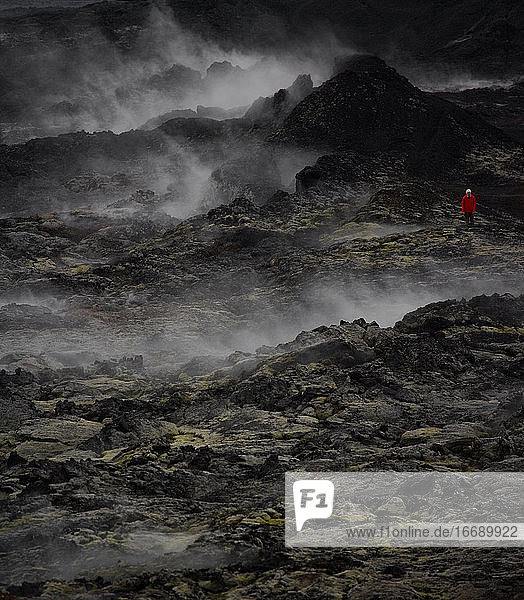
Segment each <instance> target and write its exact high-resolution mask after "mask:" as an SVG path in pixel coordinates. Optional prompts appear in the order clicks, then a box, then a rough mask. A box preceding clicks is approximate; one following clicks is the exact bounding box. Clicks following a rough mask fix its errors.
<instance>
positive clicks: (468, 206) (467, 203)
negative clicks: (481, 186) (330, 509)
mask: <svg viewBox="0 0 524 600" xmlns="http://www.w3.org/2000/svg"><path fill="white" fill-rule="evenodd" d="M476 210H477V201H476V200H475V196H474V195H473V194H471V196H469V198H468V196H467V195H466V196H464V197H463V198H462V212H475V211H476Z"/></svg>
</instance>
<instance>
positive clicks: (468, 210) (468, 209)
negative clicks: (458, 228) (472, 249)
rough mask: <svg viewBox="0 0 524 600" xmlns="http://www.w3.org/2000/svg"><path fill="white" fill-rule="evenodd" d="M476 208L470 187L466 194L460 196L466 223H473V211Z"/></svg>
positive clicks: (475, 201)
mask: <svg viewBox="0 0 524 600" xmlns="http://www.w3.org/2000/svg"><path fill="white" fill-rule="evenodd" d="M476 210H477V200H476V198H475V196H474V195H473V194H472V193H471V190H470V189H467V190H466V195H465V196H464V197H463V198H462V212H463V213H464V219H465V220H466V224H467V225H473V213H474V212H475V211H476Z"/></svg>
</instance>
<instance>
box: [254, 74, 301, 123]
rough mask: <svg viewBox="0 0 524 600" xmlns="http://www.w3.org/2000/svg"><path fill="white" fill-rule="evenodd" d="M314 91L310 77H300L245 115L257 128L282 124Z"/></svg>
mask: <svg viewBox="0 0 524 600" xmlns="http://www.w3.org/2000/svg"><path fill="white" fill-rule="evenodd" d="M312 91H313V81H312V80H311V76H310V75H299V76H298V77H297V79H296V80H295V81H294V82H293V84H292V85H291V86H290V87H288V88H287V89H281V90H279V91H278V92H276V94H274V95H273V96H272V97H268V98H262V97H260V98H259V99H258V100H255V102H254V103H253V104H252V105H251V107H250V108H249V110H248V111H247V112H246V114H245V115H244V118H245V119H248V120H249V121H251V122H252V123H253V125H255V126H257V127H262V126H264V125H268V124H272V125H276V124H278V123H281V122H282V121H283V120H284V119H285V118H286V117H287V116H288V115H289V113H290V112H291V111H292V110H293V108H295V106H296V105H297V104H298V103H299V102H300V101H302V100H303V99H304V98H306V96H308V95H309V94H310V93H311V92H312Z"/></svg>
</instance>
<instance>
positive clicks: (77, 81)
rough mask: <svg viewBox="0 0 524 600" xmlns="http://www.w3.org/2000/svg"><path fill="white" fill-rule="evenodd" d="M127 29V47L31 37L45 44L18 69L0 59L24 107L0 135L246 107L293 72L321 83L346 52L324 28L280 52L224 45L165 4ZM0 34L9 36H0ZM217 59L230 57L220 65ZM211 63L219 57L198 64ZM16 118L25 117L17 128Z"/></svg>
mask: <svg viewBox="0 0 524 600" xmlns="http://www.w3.org/2000/svg"><path fill="white" fill-rule="evenodd" d="M124 33H126V32H122V35H124ZM127 34H129V35H131V36H132V38H133V48H132V50H129V49H127V50H123V49H120V48H119V47H118V46H117V45H115V44H114V43H112V42H110V41H109V40H108V39H106V37H105V35H104V34H103V33H102V32H99V33H98V34H96V35H94V34H93V33H92V32H91V31H90V32H89V36H88V39H85V40H80V41H79V42H78V46H77V47H75V48H73V49H70V48H68V49H65V48H64V47H63V46H62V45H61V44H60V43H58V42H56V43H54V44H53V43H52V41H49V40H46V41H45V42H40V44H41V45H44V44H45V48H44V47H39V46H37V48H36V49H34V50H32V51H31V53H29V51H27V52H26V54H25V55H21V56H18V59H19V61H20V64H22V65H24V67H23V69H20V67H19V66H18V68H17V70H18V71H19V72H15V70H14V69H15V68H16V62H15V65H14V66H13V68H12V69H11V70H9V69H8V67H5V68H6V69H8V70H7V71H6V70H4V73H3V74H4V76H5V77H7V78H8V79H9V85H10V86H11V87H12V90H11V91H9V93H8V95H7V102H8V103H12V104H15V105H19V106H24V107H25V108H24V112H23V114H22V115H19V117H18V118H17V119H15V121H14V122H13V121H12V122H11V123H7V122H4V123H3V124H0V125H2V129H4V137H5V141H6V142H8V143H13V142H17V141H22V140H24V139H28V138H29V137H34V136H37V137H43V136H44V135H56V134H58V133H63V132H68V131H78V130H82V129H83V130H86V131H99V130H112V131H114V132H116V133H118V132H122V131H127V130H130V129H133V128H137V127H139V126H140V125H142V124H143V123H145V122H146V121H148V120H149V119H151V118H154V117H157V116H158V115H160V114H163V113H166V112H169V111H172V110H176V109H188V108H191V109H196V107H197V106H198V105H203V106H211V107H214V106H218V107H221V108H224V109H229V108H234V107H244V106H248V105H250V104H251V103H252V102H253V101H254V100H255V99H256V98H258V97H259V96H267V95H270V94H272V93H274V92H275V91H276V90H278V89H280V88H283V87H288V86H289V85H291V83H292V82H293V81H294V79H295V78H296V77H297V75H298V74H300V73H310V74H311V75H312V77H313V79H314V80H315V81H316V82H317V83H319V82H321V81H323V80H324V79H326V78H327V77H328V76H329V75H330V74H331V68H332V62H333V58H334V56H336V55H340V54H348V53H349V52H351V50H349V49H348V48H345V47H343V46H341V45H340V44H339V43H338V42H337V41H336V39H335V38H334V36H332V35H329V34H325V35H322V36H320V35H319V36H318V38H317V39H312V40H308V46H307V49H305V48H303V49H297V51H296V53H295V54H289V53H288V54H286V55H285V56H282V55H278V54H276V53H275V54H274V55H266V56H262V55H260V54H248V53H245V52H239V51H237V50H235V49H227V50H226V49H223V48H221V47H220V46H218V45H217V44H216V43H213V42H210V41H209V40H205V39H203V38H202V37H201V36H199V35H198V34H196V33H192V32H190V31H187V30H185V29H183V28H182V27H181V26H180V25H179V24H178V23H177V21H176V18H174V17H173V15H172V13H171V11H170V10H169V9H167V8H159V7H158V6H155V7H153V8H152V9H151V14H150V16H149V20H148V22H147V23H146V26H145V27H144V28H143V29H142V30H141V31H139V32H138V33H137V32H127V33H126V35H127ZM4 42H6V43H7V44H9V42H10V40H9V37H8V36H7V39H6V40H4ZM19 52H20V53H23V51H22V50H21V49H20V50H19ZM224 61H227V62H228V63H230V64H229V65H225V64H222V65H221V64H220V63H223V62H224ZM213 63H219V64H218V65H216V64H215V65H214V67H213V68H212V69H211V70H210V71H208V72H207V71H206V70H207V69H208V68H209V67H210V66H211V65H213ZM174 65H175V68H174V69H173V66H174ZM181 67H183V68H181ZM191 70H192V71H191ZM11 71H12V72H11ZM5 100H6V98H4V101H5ZM20 121H26V123H25V126H23V127H22V129H20Z"/></svg>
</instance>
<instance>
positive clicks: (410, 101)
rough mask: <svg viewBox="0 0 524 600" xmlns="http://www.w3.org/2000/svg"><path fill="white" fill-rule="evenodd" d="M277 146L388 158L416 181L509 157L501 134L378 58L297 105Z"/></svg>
mask: <svg viewBox="0 0 524 600" xmlns="http://www.w3.org/2000/svg"><path fill="white" fill-rule="evenodd" d="M269 141H270V142H272V143H281V144H291V145H295V146H298V147H304V148H318V149H323V150H328V151H332V152H333V151H336V152H338V153H343V152H344V151H348V150H349V151H353V152H357V153H359V154H364V155H372V154H375V155H377V154H378V155H380V154H382V155H390V156H395V157H397V158H399V159H401V160H402V161H403V162H404V163H405V167H406V170H407V172H408V173H410V174H411V175H419V176H426V177H427V176H429V177H432V178H436V179H443V178H445V177H449V176H450V174H451V173H452V172H454V173H457V172H460V171H462V172H464V171H466V172H467V169H468V162H469V163H470V164H471V163H472V162H473V160H474V156H475V154H479V153H483V152H489V149H491V150H497V151H506V152H508V153H509V152H511V151H512V147H513V149H514V147H515V144H513V143H512V142H511V141H510V140H509V139H507V138H506V137H505V136H504V135H503V134H502V133H501V132H500V130H497V129H495V128H494V127H493V126H490V125H488V124H487V123H486V122H485V121H483V120H482V119H480V118H478V117H477V116H474V115H472V114H471V113H469V112H467V111H465V110H462V109H460V108H458V107H457V106H456V105H454V104H452V103H450V102H446V101H444V100H441V99H440V98H438V97H435V96H434V95H431V94H427V93H424V92H422V91H420V90H419V89H417V88H416V87H414V86H413V85H412V84H411V83H410V82H409V81H408V80H407V79H405V78H404V77H402V76H401V75H399V74H398V73H397V72H396V71H395V70H394V69H392V68H391V67H388V66H387V65H386V64H385V63H384V62H383V61H381V60H380V59H378V58H375V57H357V58H354V59H352V60H349V61H348V62H347V64H345V67H344V70H343V72H341V73H340V74H338V75H336V76H335V77H333V78H332V79H330V80H329V81H327V82H326V83H324V84H323V85H322V86H321V87H320V88H319V89H318V90H315V91H314V92H313V93H311V94H310V95H309V96H307V98H305V99H304V100H303V101H302V102H300V103H299V104H298V106H297V107H296V108H295V109H294V110H293V111H292V112H291V114H290V115H289V116H288V117H287V118H286V119H285V120H284V122H283V124H282V126H281V128H279V130H278V131H276V132H275V133H274V134H272V135H271V136H270V137H269Z"/></svg>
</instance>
